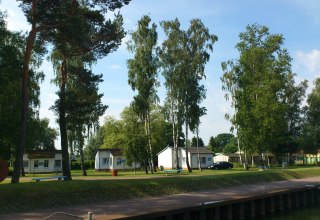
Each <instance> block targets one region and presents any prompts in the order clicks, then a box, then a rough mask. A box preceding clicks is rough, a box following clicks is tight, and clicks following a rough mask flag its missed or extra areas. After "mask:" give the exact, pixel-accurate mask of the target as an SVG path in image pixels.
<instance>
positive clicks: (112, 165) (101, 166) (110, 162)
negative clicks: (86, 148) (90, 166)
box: [95, 151, 141, 170]
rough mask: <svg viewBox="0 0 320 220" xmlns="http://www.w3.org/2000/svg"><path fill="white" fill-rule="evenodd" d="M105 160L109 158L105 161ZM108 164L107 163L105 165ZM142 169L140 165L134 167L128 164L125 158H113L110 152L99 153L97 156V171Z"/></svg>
mask: <svg viewBox="0 0 320 220" xmlns="http://www.w3.org/2000/svg"><path fill="white" fill-rule="evenodd" d="M105 158H108V159H107V160H105ZM105 162H107V163H105ZM134 168H137V169H139V168H141V164H140V163H136V166H134V164H133V165H132V166H129V165H128V164H126V157H125V156H113V155H112V154H111V152H110V151H97V153H96V156H95V169H96V170H113V169H134Z"/></svg>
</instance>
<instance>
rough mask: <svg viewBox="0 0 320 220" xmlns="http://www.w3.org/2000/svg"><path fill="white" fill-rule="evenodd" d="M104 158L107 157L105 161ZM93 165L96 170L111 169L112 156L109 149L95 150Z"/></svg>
mask: <svg viewBox="0 0 320 220" xmlns="http://www.w3.org/2000/svg"><path fill="white" fill-rule="evenodd" d="M105 158H107V161H105ZM105 162H106V163H105ZM94 166H95V169H96V170H109V169H113V156H112V154H111V153H110V152H109V151H97V153H96V157H95V165H94Z"/></svg>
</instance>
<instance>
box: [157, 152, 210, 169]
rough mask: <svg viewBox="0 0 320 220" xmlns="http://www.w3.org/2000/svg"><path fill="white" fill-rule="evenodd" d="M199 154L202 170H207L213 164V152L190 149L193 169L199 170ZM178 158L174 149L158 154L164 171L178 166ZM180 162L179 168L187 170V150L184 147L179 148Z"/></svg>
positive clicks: (159, 162)
mask: <svg viewBox="0 0 320 220" xmlns="http://www.w3.org/2000/svg"><path fill="white" fill-rule="evenodd" d="M198 153H199V156H200V162H201V167H202V168H207V167H208V166H210V165H211V164H212V163H213V159H212V158H213V153H212V151H210V150H208V149H206V148H204V147H199V148H197V147H188V156H189V164H190V166H191V168H199V164H198ZM175 161H176V156H175V152H174V149H173V148H172V147H166V148H165V149H163V150H162V151H160V152H159V153H158V166H159V167H161V166H162V167H163V168H164V169H173V168H174V167H175V166H176V165H175V164H176V163H175ZM178 161H179V166H180V167H182V168H183V169H187V162H186V149H185V148H184V147H179V148H178Z"/></svg>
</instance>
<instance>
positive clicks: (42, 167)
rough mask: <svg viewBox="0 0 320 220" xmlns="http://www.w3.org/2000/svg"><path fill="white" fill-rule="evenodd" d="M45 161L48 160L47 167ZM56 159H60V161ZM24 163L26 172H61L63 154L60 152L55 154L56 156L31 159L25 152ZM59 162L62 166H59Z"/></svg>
mask: <svg viewBox="0 0 320 220" xmlns="http://www.w3.org/2000/svg"><path fill="white" fill-rule="evenodd" d="M45 161H48V166H47V167H46V164H45V163H46V162H45ZM56 161H60V163H59V162H56ZM23 164H24V171H25V172H26V173H51V172H61V171H62V155H61V154H60V153H59V154H55V157H54V158H34V159H29V158H28V154H24V155H23ZM57 164H60V166H57ZM36 165H38V166H36Z"/></svg>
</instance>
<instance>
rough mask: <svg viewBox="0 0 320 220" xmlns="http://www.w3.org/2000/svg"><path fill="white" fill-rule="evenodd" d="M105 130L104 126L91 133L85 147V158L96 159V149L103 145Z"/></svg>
mask: <svg viewBox="0 0 320 220" xmlns="http://www.w3.org/2000/svg"><path fill="white" fill-rule="evenodd" d="M103 139H104V132H103V127H99V128H98V129H97V130H96V132H95V133H94V134H93V135H91V136H90V137H89V139H88V141H87V144H86V145H85V148H84V157H85V160H94V159H95V155H96V150H97V149H99V148H101V147H102V145H103Z"/></svg>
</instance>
